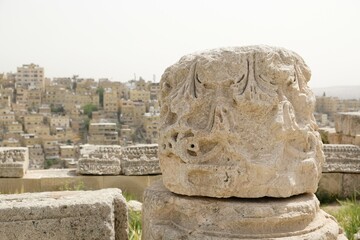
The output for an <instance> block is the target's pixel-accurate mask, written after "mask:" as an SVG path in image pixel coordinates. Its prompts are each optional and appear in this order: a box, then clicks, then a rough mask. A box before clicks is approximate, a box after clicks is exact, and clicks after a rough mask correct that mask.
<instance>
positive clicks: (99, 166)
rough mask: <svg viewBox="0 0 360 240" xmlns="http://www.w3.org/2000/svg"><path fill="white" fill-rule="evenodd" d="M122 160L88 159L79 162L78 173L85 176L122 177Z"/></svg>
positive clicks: (81, 159)
mask: <svg viewBox="0 0 360 240" xmlns="http://www.w3.org/2000/svg"><path fill="white" fill-rule="evenodd" d="M120 171H121V166H120V160H119V159H118V158H116V157H111V158H107V157H104V158H103V157H101V158H97V157H91V156H90V157H86V158H80V159H79V160H78V166H77V172H78V173H79V174H83V175H120Z"/></svg>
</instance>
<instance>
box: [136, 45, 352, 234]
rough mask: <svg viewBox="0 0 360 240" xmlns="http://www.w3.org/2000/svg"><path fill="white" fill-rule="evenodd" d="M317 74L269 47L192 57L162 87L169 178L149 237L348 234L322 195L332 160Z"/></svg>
mask: <svg viewBox="0 0 360 240" xmlns="http://www.w3.org/2000/svg"><path fill="white" fill-rule="evenodd" d="M310 76H311V73H310V70H309V68H308V67H307V66H306V64H305V63H304V61H303V59H302V58H301V57H300V56H299V55H297V54H296V53H294V52H292V51H288V50H286V49H283V48H275V47H269V46H249V47H235V48H222V49H214V50H209V51H204V52H198V53H195V54H190V55H187V56H184V57H183V58H181V59H180V61H179V62H177V63H176V64H174V65H172V66H170V67H169V68H168V69H166V71H165V73H164V74H163V76H162V79H161V82H160V86H161V91H160V94H161V95H160V104H161V115H160V119H161V123H160V124H161V127H160V129H161V131H160V138H159V160H160V166H161V170H162V174H163V181H162V183H161V182H159V183H157V184H154V185H153V186H151V187H150V188H148V189H147V190H146V191H145V195H144V209H143V211H144V213H143V220H144V221H143V222H144V226H143V239H346V238H345V237H344V235H343V233H342V231H341V229H340V228H339V227H338V225H337V223H336V221H335V220H334V219H333V218H332V217H331V216H329V215H327V214H326V213H325V212H323V211H322V210H320V209H319V202H318V200H317V199H316V197H315V195H314V193H315V191H316V189H317V186H318V182H319V179H320V176H321V167H322V165H323V163H324V154H323V151H322V143H321V139H320V137H319V134H318V132H317V131H316V130H317V125H316V122H315V119H314V117H313V110H314V105H315V97H314V95H313V93H312V92H311V90H310V89H309V87H308V86H307V82H308V81H309V80H310Z"/></svg>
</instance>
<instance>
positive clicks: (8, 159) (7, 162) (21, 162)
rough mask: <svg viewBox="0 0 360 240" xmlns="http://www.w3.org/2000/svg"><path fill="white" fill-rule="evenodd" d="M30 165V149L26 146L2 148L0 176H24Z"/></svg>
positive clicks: (0, 149)
mask: <svg viewBox="0 0 360 240" xmlns="http://www.w3.org/2000/svg"><path fill="white" fill-rule="evenodd" d="M28 167H29V151H28V148H26V147H2V148H0V178H1V177H23V176H24V174H25V173H26V171H27V169H28Z"/></svg>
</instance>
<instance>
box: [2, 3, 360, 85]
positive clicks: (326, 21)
mask: <svg viewBox="0 0 360 240" xmlns="http://www.w3.org/2000/svg"><path fill="white" fill-rule="evenodd" d="M359 10H360V3H359V2H356V1H350V0H348V1H342V2H341V3H340V2H336V1H326V2H325V1H316V2H311V1H302V2H301V5H294V4H291V3H289V2H287V1H283V0H277V1H269V2H268V1H253V2H244V1H230V0H228V1H223V2H221V4H220V2H216V1H196V2H190V1H181V2H180V1H176V2H172V3H170V2H167V1H163V0H159V1H152V2H147V1H134V2H126V3H125V2H120V1H106V2H105V3H104V2H102V3H100V2H98V1H51V2H49V1H42V0H32V1H23V0H13V1H10V0H1V1H0V36H1V43H2V44H1V45H0V52H1V53H2V56H3V57H2V58H1V59H0V72H16V68H17V67H19V66H21V65H22V64H29V63H35V64H38V65H40V66H41V67H44V71H45V76H46V77H49V78H54V77H71V76H72V75H79V76H80V77H82V78H95V79H98V78H109V79H110V80H112V81H121V82H126V81H128V80H130V79H133V78H134V76H135V75H136V77H137V78H138V77H140V76H142V77H143V78H144V79H146V80H153V76H154V75H155V76H156V81H159V80H160V77H161V75H162V73H163V72H164V70H165V69H166V68H167V67H168V66H170V65H172V64H173V63H175V62H176V61H177V60H178V59H180V58H181V57H182V56H183V55H186V54H188V53H191V52H195V51H201V50H205V49H211V48H217V47H228V46H243V45H254V44H266V45H275V46H280V47H285V48H287V49H290V50H293V51H295V52H297V53H298V54H300V55H301V56H302V57H303V58H304V60H305V62H306V63H307V64H308V65H309V67H310V68H311V70H312V79H311V81H310V83H309V84H310V86H311V87H313V88H316V87H326V86H337V85H359V84H360V80H359V77H358V76H356V74H355V70H356V69H357V66H358V65H359V62H360V46H359V45H358V42H359V40H360V33H359V32H358V31H356V30H355V29H357V28H358V25H359V22H360V16H359V15H358V14H357V13H358V12H359Z"/></svg>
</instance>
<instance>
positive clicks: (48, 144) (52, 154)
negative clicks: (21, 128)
mask: <svg viewBox="0 0 360 240" xmlns="http://www.w3.org/2000/svg"><path fill="white" fill-rule="evenodd" d="M42 146H43V149H44V154H45V159H57V158H59V157H60V147H59V142H58V141H57V140H56V139H54V138H52V137H49V138H47V139H44V140H43V144H42Z"/></svg>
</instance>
